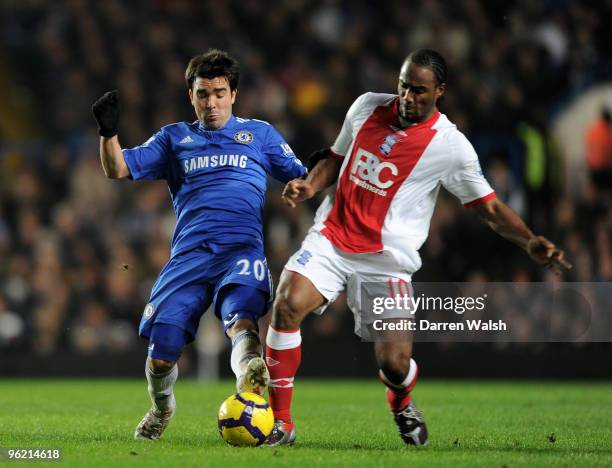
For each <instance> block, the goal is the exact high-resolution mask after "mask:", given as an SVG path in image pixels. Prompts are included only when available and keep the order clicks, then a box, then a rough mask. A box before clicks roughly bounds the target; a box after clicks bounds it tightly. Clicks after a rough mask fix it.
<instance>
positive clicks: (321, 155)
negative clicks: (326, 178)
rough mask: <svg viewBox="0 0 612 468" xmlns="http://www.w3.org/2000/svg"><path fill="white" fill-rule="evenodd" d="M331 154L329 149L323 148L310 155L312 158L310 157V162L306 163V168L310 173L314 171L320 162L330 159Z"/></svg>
mask: <svg viewBox="0 0 612 468" xmlns="http://www.w3.org/2000/svg"><path fill="white" fill-rule="evenodd" d="M329 152H330V151H329V148H323V149H320V150H316V151H313V152H312V153H310V156H308V160H307V161H306V168H307V169H308V172H310V171H312V169H313V167H315V166H316V165H317V163H318V162H319V161H321V160H322V159H327V158H329Z"/></svg>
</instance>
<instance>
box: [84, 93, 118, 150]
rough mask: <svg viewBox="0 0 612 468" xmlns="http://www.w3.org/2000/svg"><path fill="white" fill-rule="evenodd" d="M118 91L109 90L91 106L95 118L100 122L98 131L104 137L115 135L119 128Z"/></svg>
mask: <svg viewBox="0 0 612 468" xmlns="http://www.w3.org/2000/svg"><path fill="white" fill-rule="evenodd" d="M117 95H118V91H117V90H116V89H115V90H113V91H108V92H106V93H104V94H103V95H102V97H100V98H99V99H98V100H97V101H96V102H94V103H93V105H92V106H91V111H92V112H93V115H94V118H95V119H96V122H97V123H98V133H99V134H100V136H103V137H107V138H110V137H113V136H115V135H116V134H117V132H118V129H119V98H118V96H117Z"/></svg>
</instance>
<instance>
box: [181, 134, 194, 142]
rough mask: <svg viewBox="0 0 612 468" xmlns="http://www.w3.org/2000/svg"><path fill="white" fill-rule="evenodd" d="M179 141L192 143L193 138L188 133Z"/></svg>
mask: <svg viewBox="0 0 612 468" xmlns="http://www.w3.org/2000/svg"><path fill="white" fill-rule="evenodd" d="M179 143H193V139H192V138H191V137H190V136H189V135H187V136H186V137H185V138H183V139H182V140H181V141H180V142H179Z"/></svg>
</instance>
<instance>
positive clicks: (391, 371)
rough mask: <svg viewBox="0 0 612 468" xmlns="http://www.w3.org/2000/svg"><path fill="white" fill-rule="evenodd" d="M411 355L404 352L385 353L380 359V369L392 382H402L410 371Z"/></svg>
mask: <svg viewBox="0 0 612 468" xmlns="http://www.w3.org/2000/svg"><path fill="white" fill-rule="evenodd" d="M410 358H411V353H409V352H406V351H404V350H397V351H396V352H391V353H385V354H384V355H383V356H381V358H380V359H379V365H380V369H381V370H382V371H383V372H384V374H385V375H386V376H387V378H388V379H389V380H391V381H392V382H401V381H402V380H403V379H405V378H406V376H407V375H408V372H409V371H410Z"/></svg>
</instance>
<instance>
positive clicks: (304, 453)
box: [0, 379, 612, 468]
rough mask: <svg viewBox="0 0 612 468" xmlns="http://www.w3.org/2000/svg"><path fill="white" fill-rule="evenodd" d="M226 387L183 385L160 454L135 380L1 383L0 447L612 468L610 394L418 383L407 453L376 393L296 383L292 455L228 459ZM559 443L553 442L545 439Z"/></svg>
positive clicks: (102, 456) (107, 456) (376, 386)
mask: <svg viewBox="0 0 612 468" xmlns="http://www.w3.org/2000/svg"><path fill="white" fill-rule="evenodd" d="M232 389H233V382H230V381H224V382H221V383H214V384H205V383H204V384H201V383H197V382H193V381H188V380H179V382H178V384H177V386H176V390H175V394H176V397H177V401H178V410H177V414H176V416H175V418H174V420H173V421H172V423H171V425H170V426H169V428H168V430H167V431H166V433H165V434H164V437H163V439H162V440H161V441H159V442H156V443H150V442H136V441H133V440H132V433H133V430H134V428H135V426H136V424H137V423H138V421H139V420H140V418H141V417H142V415H143V414H144V413H145V411H146V410H147V409H148V404H147V403H148V395H147V392H146V386H145V382H144V379H143V380H142V381H131V380H127V381H121V380H89V381H85V380H0V447H20V448H35V447H45V448H51V447H59V448H61V449H62V451H63V459H62V460H61V461H60V462H56V463H48V462H35V463H31V464H30V463H25V462H8V463H3V462H0V465H6V466H13V465H14V466H26V465H32V466H46V465H51V464H52V465H54V466H105V467H106V466H143V467H155V466H160V467H161V466H163V467H173V466H177V467H179V466H180V467H185V466H229V467H237V466H243V467H264V466H265V467H273V466H308V467H310V468H312V467H314V466H326V467H327V466H376V467H382V466H411V467H412V466H428V467H431V466H447V465H453V466H488V467H490V466H497V467H504V466H506V467H513V466H527V465H528V466H550V465H558V466H589V465H592V466H610V465H612V384H610V383H588V382H583V383H561V382H528V383H520V382H519V383H507V382H474V381H470V382H464V381H427V380H422V381H421V382H420V383H419V385H418V386H417V387H416V389H415V392H414V397H415V400H416V402H417V404H418V405H419V407H420V408H421V409H422V410H423V412H424V414H425V417H426V421H427V423H428V426H429V431H430V445H429V447H427V448H415V447H406V446H404V444H403V443H402V442H401V440H400V438H399V436H398V435H397V433H396V429H395V425H394V424H393V422H392V420H391V417H390V414H389V413H388V411H387V409H386V403H385V400H384V391H383V387H382V385H381V384H380V383H378V382H377V381H375V380H371V381H363V380H360V381H347V380H334V381H332V380H306V379H304V380H298V381H297V386H296V389H295V402H294V410H293V415H294V419H295V421H296V423H297V429H298V439H297V443H296V445H295V446H294V447H281V448H268V447H258V448H234V447H230V446H228V445H226V444H225V442H223V441H222V440H221V438H220V437H219V434H218V432H217V428H216V420H215V417H216V412H217V409H218V406H219V405H220V403H221V402H222V401H223V399H225V398H226V397H227V396H228V395H229V394H230V393H231V392H232ZM552 434H554V436H552Z"/></svg>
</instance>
